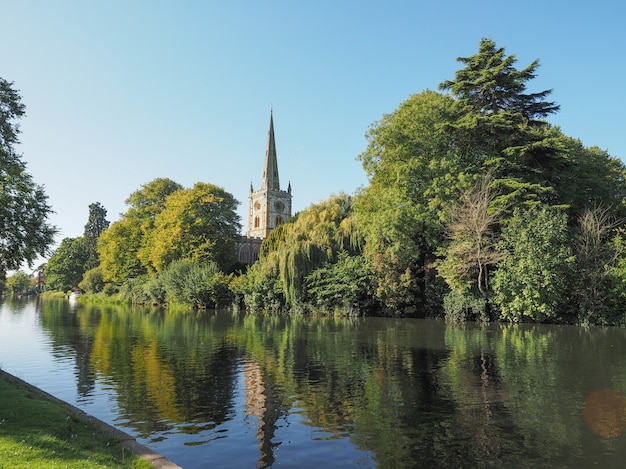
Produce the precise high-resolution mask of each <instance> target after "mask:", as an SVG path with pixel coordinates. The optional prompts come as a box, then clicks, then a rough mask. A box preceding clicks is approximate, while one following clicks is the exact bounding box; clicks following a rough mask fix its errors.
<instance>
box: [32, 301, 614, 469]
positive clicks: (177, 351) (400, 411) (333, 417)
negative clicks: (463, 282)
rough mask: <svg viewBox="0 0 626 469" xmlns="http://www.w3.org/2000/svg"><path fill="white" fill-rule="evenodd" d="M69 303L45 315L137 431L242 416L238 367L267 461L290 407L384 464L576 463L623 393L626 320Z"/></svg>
mask: <svg viewBox="0 0 626 469" xmlns="http://www.w3.org/2000/svg"><path fill="white" fill-rule="evenodd" d="M63 308H64V306H63V305H62V304H60V305H59V304H58V305H56V306H54V303H52V306H50V307H48V302H46V303H45V305H44V307H43V308H42V310H41V313H40V314H41V321H42V323H43V324H44V326H45V329H46V330H47V331H49V333H50V335H51V337H52V339H53V344H54V347H55V350H57V351H58V353H59V354H62V355H63V356H64V357H67V355H68V349H69V350H71V354H73V355H75V356H76V367H77V375H78V379H79V389H80V390H81V391H80V392H82V393H89V392H91V391H90V390H91V388H92V387H93V380H94V376H95V373H96V371H97V373H98V375H99V376H101V377H103V379H104V380H105V385H110V386H113V387H114V388H115V391H116V394H117V404H118V406H119V408H120V412H121V414H122V415H121V417H120V418H121V419H123V420H126V421H128V422H130V423H129V424H130V425H131V426H132V427H133V428H134V430H135V431H137V432H138V433H139V434H140V435H142V436H145V437H150V436H151V435H155V434H156V435H158V432H161V431H167V432H172V431H177V432H187V433H199V432H202V431H204V430H210V429H212V428H215V427H216V426H218V425H220V424H222V423H224V422H226V421H227V420H229V419H232V417H233V415H234V414H235V412H234V411H233V408H234V405H235V404H234V402H235V401H234V396H235V395H236V392H237V387H236V384H237V382H238V381H237V378H238V373H239V372H240V371H241V370H243V371H242V372H243V378H244V384H245V393H246V394H245V404H244V413H245V414H246V415H247V416H248V417H249V418H248V420H247V421H251V420H252V418H253V417H254V419H255V421H256V422H258V426H257V427H256V438H257V440H258V446H259V451H260V457H259V461H258V466H259V467H269V466H271V465H272V464H275V463H276V461H275V458H276V457H277V456H276V455H277V453H276V452H275V450H276V445H278V444H280V443H281V442H280V441H279V438H280V437H281V435H282V433H281V432H279V430H280V422H279V420H280V419H281V418H286V417H287V415H288V413H289V412H290V411H291V409H292V408H293V407H295V406H297V407H298V414H299V419H300V418H301V420H300V421H299V424H300V425H305V426H310V427H311V431H312V432H317V431H321V432H323V434H324V438H326V439H344V438H349V439H350V441H351V443H352V444H353V445H355V446H356V447H357V448H359V449H362V450H364V451H367V452H368V454H371V455H372V458H373V459H374V460H375V461H376V464H377V466H378V467H381V468H384V467H411V466H412V465H417V466H420V465H421V466H425V465H430V466H432V467H461V466H465V467H467V466H478V467H480V466H493V465H498V464H502V465H503V466H505V467H511V466H513V465H514V466H515V467H523V466H524V465H525V466H526V467H532V464H533V463H535V464H536V465H540V463H541V462H546V461H551V462H554V461H561V462H562V463H563V464H566V463H573V462H575V461H577V458H580V457H581V454H580V451H581V450H580V448H581V447H582V446H583V443H582V442H583V441H586V440H585V434H584V428H585V427H584V423H583V419H582V407H583V402H584V398H585V396H586V395H587V394H588V393H590V392H591V391H593V389H596V388H603V387H607V388H608V387H612V388H615V389H617V390H618V391H619V392H621V393H622V394H624V393H626V371H625V370H626V369H625V368H624V367H623V360H624V357H626V337H625V336H626V331H624V330H620V329H612V330H606V329H599V328H598V329H592V330H588V331H586V332H585V331H583V330H582V329H578V328H554V327H552V328H551V327H545V328H544V327H531V326H515V327H514V326H511V327H508V326H501V325H490V326H487V327H472V326H470V325H468V326H467V327H459V328H452V327H446V326H445V325H444V324H442V323H438V322H434V321H432V322H431V321H415V320H395V319H394V320H391V319H390V320H387V319H375V318H368V319H363V320H362V319H341V318H305V317H301V316H294V317H285V316H280V317H278V316H251V315H236V314H232V315H229V314H224V313H219V314H214V313H210V312H205V313H198V314H196V313H191V312H185V313H180V314H179V313H175V312H171V311H168V312H167V313H163V312H159V311H138V310H129V309H128V308H117V309H115V308H107V309H104V310H99V309H94V308H84V309H81V308H79V309H78V310H77V311H76V312H74V313H69V314H68V312H67V311H65V310H64V309H63ZM581 336H582V337H581ZM242 357H243V366H242ZM572 367H573V368H574V371H572ZM568 393H569V396H568ZM572 394H573V395H574V399H572ZM564 395H565V396H567V397H568V398H567V399H561V398H560V397H559V396H564ZM575 395H580V402H579V403H577V402H576V400H575ZM296 402H297V404H296ZM173 427H177V428H176V429H175V430H172V428H173ZM313 444H314V443H313ZM577 451H578V453H577ZM615 451H618V450H615Z"/></svg>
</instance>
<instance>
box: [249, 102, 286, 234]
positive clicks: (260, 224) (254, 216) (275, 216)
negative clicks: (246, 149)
mask: <svg viewBox="0 0 626 469" xmlns="http://www.w3.org/2000/svg"><path fill="white" fill-rule="evenodd" d="M289 217H291V184H289V186H288V188H287V190H286V191H283V190H281V189H280V179H279V177H278V160H277V158H276V141H275V139H274V116H273V113H272V112H271V111H270V129H269V132H268V134H267V148H266V150H265V165H264V167H263V178H262V179H261V187H260V188H259V190H257V191H255V190H254V188H253V187H252V184H250V196H249V205H248V231H247V232H246V237H248V238H260V239H265V238H267V236H268V235H269V234H270V232H271V231H272V230H273V229H274V228H276V227H277V226H278V225H280V224H281V223H284V222H286V221H287V220H288V219H289Z"/></svg>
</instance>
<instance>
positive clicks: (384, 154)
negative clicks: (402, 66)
mask: <svg viewBox="0 0 626 469" xmlns="http://www.w3.org/2000/svg"><path fill="white" fill-rule="evenodd" d="M459 112H460V108H459V107H458V106H457V104H456V103H455V101H454V100H453V99H452V98H451V97H448V96H444V95H441V94H438V93H435V92H433V91H425V92H422V93H419V94H416V95H413V96H411V97H410V98H409V99H407V100H406V101H405V102H403V103H402V104H401V105H400V107H399V108H398V109H397V110H396V111H394V112H393V113H392V114H389V115H385V116H383V119H382V120H381V121H380V122H377V123H375V124H374V125H373V126H372V128H370V131H369V133H368V140H369V143H368V147H367V149H366V151H365V152H363V153H362V154H361V155H360V156H359V159H360V160H361V161H362V163H363V167H364V169H365V171H366V172H367V174H368V176H369V178H370V185H369V187H367V188H366V189H364V190H363V191H362V192H361V193H360V194H359V195H358V196H357V198H356V201H355V207H356V208H355V212H356V220H357V223H358V226H359V229H360V230H362V232H363V234H364V238H365V247H364V253H365V256H366V258H367V259H368V261H369V262H370V263H371V265H372V270H373V272H374V274H375V276H376V279H377V280H376V288H377V290H376V296H377V298H378V299H379V300H380V301H381V302H382V303H383V304H384V305H385V306H386V307H388V308H389V310H390V311H391V312H392V314H393V313H395V314H403V313H404V312H405V311H406V308H407V307H408V308H409V309H411V308H414V305H415V304H416V303H419V302H420V299H421V298H423V294H424V288H425V280H426V277H425V272H426V269H427V268H428V265H429V264H430V263H431V262H432V260H433V259H434V252H435V251H436V250H437V248H438V247H439V246H440V244H441V242H442V234H443V222H444V221H445V218H446V213H445V207H446V206H447V204H449V203H450V202H451V201H454V200H458V197H459V194H460V193H462V191H463V190H464V189H465V188H466V187H467V185H468V182H467V176H466V173H465V172H464V167H463V165H462V161H461V160H459V158H458V157H457V155H456V154H455V149H454V146H453V143H454V142H453V141H452V140H451V138H450V134H449V132H448V131H447V127H448V126H449V124H451V123H452V122H454V121H455V120H456V119H457V116H458V115H459Z"/></svg>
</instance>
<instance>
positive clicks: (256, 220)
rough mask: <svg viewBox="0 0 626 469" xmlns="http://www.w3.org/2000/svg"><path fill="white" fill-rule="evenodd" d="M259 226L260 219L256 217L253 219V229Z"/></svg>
mask: <svg viewBox="0 0 626 469" xmlns="http://www.w3.org/2000/svg"><path fill="white" fill-rule="evenodd" d="M260 224H261V219H260V218H259V217H258V216H256V217H254V227H255V228H258V227H259V225H260Z"/></svg>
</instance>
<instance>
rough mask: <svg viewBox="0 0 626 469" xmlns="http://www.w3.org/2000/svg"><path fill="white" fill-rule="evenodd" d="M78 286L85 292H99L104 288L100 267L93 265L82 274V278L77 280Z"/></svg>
mask: <svg viewBox="0 0 626 469" xmlns="http://www.w3.org/2000/svg"><path fill="white" fill-rule="evenodd" d="M78 288H80V289H81V290H83V291H85V292H87V293H99V292H101V291H102V290H103V289H104V279H103V278H102V269H101V268H100V267H94V268H93V269H90V270H88V271H87V272H85V274H84V275H83V279H82V280H81V281H80V282H79V284H78Z"/></svg>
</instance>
